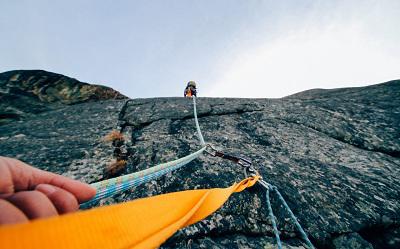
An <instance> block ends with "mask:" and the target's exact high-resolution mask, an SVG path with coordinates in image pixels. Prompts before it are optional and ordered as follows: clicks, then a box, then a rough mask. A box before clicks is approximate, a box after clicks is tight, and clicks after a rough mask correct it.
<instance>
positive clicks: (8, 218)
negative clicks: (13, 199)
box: [0, 199, 28, 225]
mask: <svg viewBox="0 0 400 249" xmlns="http://www.w3.org/2000/svg"><path fill="white" fill-rule="evenodd" d="M0 210H1V212H0V225H2V224H15V223H23V222H27V221H28V217H26V215H25V214H24V213H23V212H22V211H21V210H19V209H18V208H17V207H16V206H14V205H13V204H11V203H10V202H8V201H6V200H3V199H0Z"/></svg>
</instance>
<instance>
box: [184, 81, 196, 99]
mask: <svg viewBox="0 0 400 249" xmlns="http://www.w3.org/2000/svg"><path fill="white" fill-rule="evenodd" d="M183 96H184V97H192V96H195V97H197V89H196V82H194V81H189V82H188V83H187V86H186V88H185V91H184V93H183Z"/></svg>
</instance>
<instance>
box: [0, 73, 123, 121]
mask: <svg viewBox="0 0 400 249" xmlns="http://www.w3.org/2000/svg"><path fill="white" fill-rule="evenodd" d="M125 98H127V97H126V96H124V95H122V94H121V93H119V92H118V91H115V90H114V89H112V88H109V87H106V86H101V85H92V84H88V83H85V82H80V81H78V80H76V79H73V78H70V77H67V76H64V75H61V74H56V73H52V72H47V71H43V70H14V71H8V72H4V73H0V124H1V123H6V122H8V121H11V120H19V119H21V118H23V117H27V116H30V115H32V114H36V113H40V112H43V111H46V110H51V109H53V108H54V107H55V106H60V105H72V104H77V103H83V102H88V101H97V100H106V99H125Z"/></svg>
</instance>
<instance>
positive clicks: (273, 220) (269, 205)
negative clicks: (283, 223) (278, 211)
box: [266, 188, 282, 249]
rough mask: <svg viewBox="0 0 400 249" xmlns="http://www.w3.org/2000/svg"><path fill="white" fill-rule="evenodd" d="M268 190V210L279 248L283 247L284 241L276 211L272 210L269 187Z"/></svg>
mask: <svg viewBox="0 0 400 249" xmlns="http://www.w3.org/2000/svg"><path fill="white" fill-rule="evenodd" d="M266 192H267V193H266V196H267V205H268V212H269V217H270V219H271V222H272V227H273V228H274V234H275V239H276V243H277V244H278V249H282V243H281V239H280V238H279V232H278V227H277V226H276V222H275V216H274V212H273V211H272V208H271V202H270V199H269V188H267V191H266Z"/></svg>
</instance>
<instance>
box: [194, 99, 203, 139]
mask: <svg viewBox="0 0 400 249" xmlns="http://www.w3.org/2000/svg"><path fill="white" fill-rule="evenodd" d="M193 112H194V122H195V123H196V129H197V135H198V136H199V139H200V145H201V146H205V145H206V143H205V142H204V138H203V134H201V130H200V126H199V121H198V120H197V109H196V97H195V96H193Z"/></svg>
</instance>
